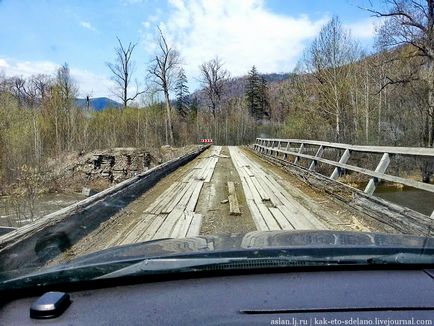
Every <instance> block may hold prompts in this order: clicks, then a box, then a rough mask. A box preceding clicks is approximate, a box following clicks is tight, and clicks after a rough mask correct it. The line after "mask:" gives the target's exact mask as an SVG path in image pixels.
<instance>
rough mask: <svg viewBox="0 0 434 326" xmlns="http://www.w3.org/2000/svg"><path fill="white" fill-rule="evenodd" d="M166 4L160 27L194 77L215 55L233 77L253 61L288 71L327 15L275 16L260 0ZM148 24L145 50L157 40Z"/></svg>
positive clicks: (174, 1) (187, 0) (173, 0)
mask: <svg viewBox="0 0 434 326" xmlns="http://www.w3.org/2000/svg"><path fill="white" fill-rule="evenodd" d="M169 4H170V7H171V10H170V12H169V15H168V17H167V19H166V20H165V21H164V22H162V23H160V26H161V28H162V29H163V31H164V32H165V34H166V37H167V39H168V40H169V41H170V42H171V43H172V44H174V45H175V47H176V48H177V49H178V50H179V51H180V53H181V55H182V58H183V61H184V62H185V64H186V67H185V69H186V71H187V73H188V74H189V75H190V76H192V77H198V74H199V69H198V66H199V65H200V64H201V63H203V62H204V61H207V60H210V59H212V58H213V57H215V56H219V57H220V58H221V59H222V60H223V62H224V63H225V67H226V69H228V70H229V71H230V72H231V74H232V75H233V76H239V75H245V74H246V73H247V71H248V70H249V69H250V68H251V66H252V65H256V66H257V68H258V70H259V71H260V72H264V73H265V72H286V71H290V70H292V69H293V67H294V66H295V64H296V62H297V60H298V58H299V56H300V54H301V53H302V52H303V49H304V47H305V45H306V44H307V42H308V41H309V40H310V39H312V38H313V37H315V36H316V35H317V34H318V32H319V30H320V29H321V26H322V25H323V24H324V23H325V22H326V21H327V19H328V17H323V18H321V19H318V20H312V19H310V18H309V17H308V16H306V15H299V16H294V17H290V16H284V15H279V14H276V13H274V12H271V11H270V10H268V9H267V8H266V6H265V2H264V1H263V0H242V1H240V0H169ZM150 25H151V24H149V23H146V22H145V23H144V27H145V28H146V27H148V28H147V29H146V31H145V33H146V34H145V44H147V48H148V50H152V49H153V48H154V47H153V46H149V44H150V43H151V42H155V39H154V38H155V33H150V28H149V26H150Z"/></svg>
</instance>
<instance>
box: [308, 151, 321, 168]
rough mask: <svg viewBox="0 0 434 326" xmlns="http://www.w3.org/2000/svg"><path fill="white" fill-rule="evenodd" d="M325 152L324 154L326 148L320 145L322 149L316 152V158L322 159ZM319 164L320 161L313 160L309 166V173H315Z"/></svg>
mask: <svg viewBox="0 0 434 326" xmlns="http://www.w3.org/2000/svg"><path fill="white" fill-rule="evenodd" d="M323 152H324V147H323V146H322V145H320V147H319V148H318V150H317V151H316V154H315V157H321V156H322V154H323ZM317 164H318V161H315V160H312V162H311V163H310V166H309V171H314V170H315V167H316V166H317Z"/></svg>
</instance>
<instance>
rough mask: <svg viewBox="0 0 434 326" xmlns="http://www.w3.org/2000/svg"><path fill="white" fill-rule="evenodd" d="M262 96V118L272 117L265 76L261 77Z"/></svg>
mask: <svg viewBox="0 0 434 326" xmlns="http://www.w3.org/2000/svg"><path fill="white" fill-rule="evenodd" d="M260 96H261V113H262V116H264V115H266V116H268V117H269V116H270V114H269V112H268V109H269V106H270V100H269V98H268V85H267V80H266V79H265V77H264V76H261V89H260Z"/></svg>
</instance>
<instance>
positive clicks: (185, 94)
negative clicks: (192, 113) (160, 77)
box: [175, 68, 190, 118]
mask: <svg viewBox="0 0 434 326" xmlns="http://www.w3.org/2000/svg"><path fill="white" fill-rule="evenodd" d="M187 83H188V81H187V76H186V75H185V72H184V69H182V68H181V69H180V70H179V72H178V78H177V80H176V85H175V92H176V110H177V111H178V114H179V115H180V116H181V117H183V118H185V117H186V116H187V113H188V111H189V108H190V92H189V90H188V86H187Z"/></svg>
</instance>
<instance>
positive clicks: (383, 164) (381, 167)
mask: <svg viewBox="0 0 434 326" xmlns="http://www.w3.org/2000/svg"><path fill="white" fill-rule="evenodd" d="M389 163H390V157H389V154H388V153H384V154H383V157H382V158H381V160H380V163H378V165H377V168H376V169H375V172H378V173H384V172H385V171H386V169H387V167H388V166H389ZM379 182H380V179H378V178H371V179H370V180H369V182H368V185H367V186H366V188H365V193H366V194H368V195H372V194H373V193H374V191H375V188H376V187H377V184H378V183H379Z"/></svg>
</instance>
